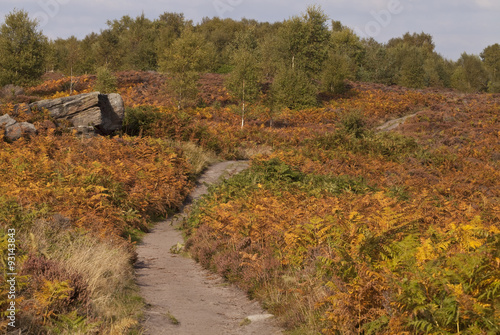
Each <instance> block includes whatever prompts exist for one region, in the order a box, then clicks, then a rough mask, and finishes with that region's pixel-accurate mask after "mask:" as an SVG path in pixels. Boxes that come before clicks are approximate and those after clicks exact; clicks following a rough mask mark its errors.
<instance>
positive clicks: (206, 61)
mask: <svg viewBox="0 0 500 335" xmlns="http://www.w3.org/2000/svg"><path fill="white" fill-rule="evenodd" d="M213 59H214V48H213V46H212V45H211V44H210V43H207V42H206V41H205V40H204V38H203V36H201V35H200V34H197V33H195V32H194V31H193V30H192V29H191V28H190V27H188V28H186V29H185V30H184V31H183V32H182V35H181V37H180V38H178V39H177V40H175V42H174V43H173V44H172V47H171V48H169V49H167V50H166V52H165V53H164V54H163V55H162V59H161V61H160V69H161V71H163V72H166V73H167V74H169V75H170V76H172V80H171V81H170V82H169V87H170V89H171V90H172V92H173V93H174V94H175V96H176V100H177V108H178V109H179V110H180V109H182V108H184V106H185V104H186V103H187V102H192V101H193V100H195V98H196V95H197V93H198V89H197V83H198V78H199V73H200V72H202V71H205V70H206V69H208V68H209V67H210V65H211V64H212V60H213Z"/></svg>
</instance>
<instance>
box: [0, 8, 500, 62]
mask: <svg viewBox="0 0 500 335" xmlns="http://www.w3.org/2000/svg"><path fill="white" fill-rule="evenodd" d="M0 1H1V2H0V23H3V21H4V18H5V15H7V14H8V13H10V12H12V11H13V10H14V9H15V8H16V9H23V10H25V11H27V12H28V13H29V14H30V16H31V17H32V18H37V19H38V20H39V23H40V29H41V30H42V31H43V33H44V34H45V35H46V36H47V37H49V38H51V39H56V38H67V37H70V36H72V35H74V36H76V37H78V38H80V39H81V38H84V37H85V36H86V35H88V34H90V33H92V32H96V33H99V32H100V31H101V30H102V29H106V27H107V25H106V22H107V21H108V20H115V19H120V18H121V17H123V16H124V15H129V16H131V17H137V16H139V15H141V14H142V13H144V15H145V16H146V17H147V18H149V19H151V20H153V19H156V18H158V17H159V16H160V15H161V14H162V13H164V12H176V13H184V16H185V18H186V19H189V20H193V21H194V22H195V23H196V22H200V21H201V19H202V18H204V17H210V18H211V17H214V16H218V17H221V18H232V19H235V20H239V19H241V18H247V19H255V20H257V21H261V22H265V21H267V22H276V21H283V20H286V19H288V18H290V17H292V16H297V15H300V14H302V13H304V12H305V10H306V9H307V7H308V6H309V5H318V6H320V7H321V9H322V10H323V11H324V12H325V14H326V15H328V17H329V18H330V19H332V20H336V21H340V22H342V24H343V25H344V26H347V27H349V28H351V29H353V30H354V31H355V32H356V33H357V34H358V35H359V36H361V37H373V38H374V39H375V40H377V41H379V42H382V43H385V42H387V41H388V40H389V39H391V38H394V37H400V36H402V35H403V34H404V33H406V32H410V33H414V32H416V33H421V32H425V33H427V34H430V35H432V36H433V39H434V44H435V45H436V51H437V52H438V53H440V54H441V55H442V56H444V57H446V58H448V59H451V60H457V59H458V58H459V57H460V55H461V54H462V53H463V52H467V53H468V54H476V55H479V54H480V53H481V51H482V50H484V48H485V47H487V46H489V45H492V44H495V43H500V0H311V1H299V0H252V1H250V0H191V1H187V0H0Z"/></svg>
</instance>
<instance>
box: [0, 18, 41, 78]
mask: <svg viewBox="0 0 500 335" xmlns="http://www.w3.org/2000/svg"><path fill="white" fill-rule="evenodd" d="M37 28H38V23H37V22H36V21H35V20H31V19H30V18H29V15H28V13H27V12H25V11H23V10H21V11H18V10H14V11H13V12H11V13H9V14H7V15H6V16H5V22H4V24H2V26H1V27H0V86H3V85H7V84H15V85H22V86H27V85H32V84H34V83H36V82H37V81H39V80H40V77H41V76H42V74H43V73H44V71H45V60H46V48H47V38H46V37H45V36H44V35H43V34H42V32H40V31H38V30H37Z"/></svg>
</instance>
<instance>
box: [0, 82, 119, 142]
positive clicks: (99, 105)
mask: <svg viewBox="0 0 500 335" xmlns="http://www.w3.org/2000/svg"><path fill="white" fill-rule="evenodd" d="M41 109H46V110H48V112H49V114H50V116H51V117H52V118H53V119H54V120H55V122H56V123H57V121H58V120H67V121H69V122H70V123H71V124H72V125H73V127H74V128H75V129H76V130H77V131H78V133H80V134H83V135H86V136H92V135H93V134H100V135H110V134H112V133H113V132H115V131H117V130H120V129H121V128H122V122H123V117H124V116H125V107H124V105H123V99H122V97H121V96H120V95H119V94H116V93H113V94H101V93H99V92H93V93H85V94H79V95H74V96H69V97H64V98H59V99H52V100H41V101H37V102H34V103H32V104H30V105H27V104H20V105H16V106H15V107H14V110H13V115H17V114H19V113H21V112H22V113H25V114H31V113H32V111H33V110H41ZM43 127H46V128H52V127H55V125H54V124H53V123H52V122H50V124H46V125H42V128H43ZM0 128H3V129H4V130H5V138H6V140H7V141H10V142H12V141H15V140H17V139H19V138H20V137H22V136H25V135H33V134H36V133H37V130H36V128H35V126H34V125H33V124H31V123H28V122H17V121H16V120H15V119H14V118H12V117H11V116H10V115H8V114H5V115H3V116H1V117H0Z"/></svg>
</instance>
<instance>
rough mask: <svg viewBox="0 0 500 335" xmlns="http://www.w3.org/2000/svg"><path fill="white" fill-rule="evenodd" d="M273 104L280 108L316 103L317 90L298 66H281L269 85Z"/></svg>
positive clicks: (298, 107)
mask: <svg viewBox="0 0 500 335" xmlns="http://www.w3.org/2000/svg"><path fill="white" fill-rule="evenodd" d="M271 94H272V95H273V99H274V101H275V104H276V105H277V106H278V107H280V108H290V109H300V108H305V107H310V106H315V105H317V103H318V101H317V90H316V87H315V85H314V84H313V83H312V82H311V80H310V79H309V77H308V76H307V75H306V73H305V72H303V71H302V70H300V69H299V68H291V67H287V66H285V67H281V68H280V69H279V71H278V73H277V74H276V77H275V78H274V81H273V83H272V86H271Z"/></svg>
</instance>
